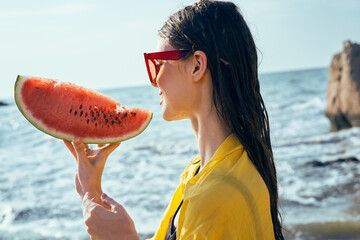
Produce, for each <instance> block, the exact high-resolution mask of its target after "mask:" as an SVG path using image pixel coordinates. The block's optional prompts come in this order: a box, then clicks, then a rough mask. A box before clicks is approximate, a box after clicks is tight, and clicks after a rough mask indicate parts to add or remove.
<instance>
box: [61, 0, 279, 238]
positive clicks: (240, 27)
mask: <svg viewBox="0 0 360 240" xmlns="http://www.w3.org/2000/svg"><path fill="white" fill-rule="evenodd" d="M159 36H160V37H159V44H158V50H159V52H157V53H151V54H144V56H145V61H146V66H147V70H148V73H149V77H150V81H151V83H152V85H153V86H155V87H158V88H159V94H160V97H161V99H160V105H161V106H162V116H163V118H164V119H165V120H167V121H172V120H179V119H190V121H191V124H192V127H193V130H194V132H195V136H196V139H197V143H198V146H199V152H200V156H198V157H196V158H195V159H193V160H192V161H191V163H190V164H189V166H188V167H187V168H186V169H185V170H184V172H183V174H182V175H181V178H182V179H181V183H180V185H179V187H178V189H177V190H176V191H175V193H174V196H173V198H172V200H171V202H170V204H169V206H168V208H167V209H166V212H165V214H164V217H163V220H162V221H161V223H160V227H159V229H158V230H157V232H156V234H155V236H154V238H153V239H162V240H163V239H283V235H282V231H281V228H282V227H281V223H280V221H279V213H278V191H277V179H276V170H275V165H274V160H273V153H272V149H271V143H270V129H269V122H268V115H267V112H266V109H265V106H264V102H263V100H262V97H261V94H260V88H259V81H258V73H257V64H258V63H257V52H256V47H255V44H254V41H253V38H252V35H251V33H250V30H249V28H248V26H247V25H246V23H245V21H244V19H243V17H242V16H241V14H240V13H239V11H238V9H237V7H236V6H235V5H234V4H233V3H231V2H217V1H207V0H204V1H200V2H199V3H196V4H194V5H192V6H188V7H185V8H184V9H182V10H180V11H179V12H177V13H175V14H173V15H172V16H170V18H169V19H168V21H167V22H166V23H165V24H164V26H163V27H162V28H161V29H160V30H159ZM65 144H66V146H67V147H68V148H69V149H70V151H71V152H72V153H73V155H74V156H75V158H76V159H77V174H76V187H77V191H78V193H79V194H80V196H81V197H82V198H83V204H84V218H85V224H86V225H87V226H88V232H89V234H90V235H91V236H92V238H93V239H138V238H139V237H138V235H137V233H136V230H135V226H134V223H133V221H132V220H131V218H130V216H129V215H128V214H127V213H126V210H125V209H124V208H123V207H122V206H121V205H120V204H119V203H117V202H116V201H114V200H113V199H111V198H109V197H108V196H107V195H106V194H103V193H102V190H101V174H102V170H103V167H104V164H105V161H106V158H107V157H108V155H109V154H110V153H111V152H112V151H113V150H114V149H115V148H116V147H117V146H118V145H119V144H110V145H107V146H98V148H96V149H93V150H92V149H89V148H88V147H87V146H86V145H84V144H83V143H82V142H81V140H80V139H75V140H74V141H73V144H71V143H69V142H65ZM94 176H95V177H94Z"/></svg>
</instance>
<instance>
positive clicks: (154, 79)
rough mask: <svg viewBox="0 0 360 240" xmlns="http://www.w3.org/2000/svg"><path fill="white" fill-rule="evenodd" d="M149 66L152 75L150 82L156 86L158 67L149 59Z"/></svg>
mask: <svg viewBox="0 0 360 240" xmlns="http://www.w3.org/2000/svg"><path fill="white" fill-rule="evenodd" d="M148 66H149V71H150V74H151V77H150V81H151V83H152V84H156V67H155V64H154V62H153V60H151V59H148Z"/></svg>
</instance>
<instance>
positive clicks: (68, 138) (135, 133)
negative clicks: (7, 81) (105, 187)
mask: <svg viewBox="0 0 360 240" xmlns="http://www.w3.org/2000/svg"><path fill="white" fill-rule="evenodd" d="M26 79H28V77H27V76H22V75H18V76H17V78H16V82H15V86H14V98H15V103H16V105H17V107H18V109H19V110H20V112H21V114H22V115H23V116H24V117H25V118H26V119H27V120H28V121H29V122H30V123H31V124H32V125H33V126H34V127H36V128H37V129H39V130H40V131H42V132H44V133H46V134H48V135H50V136H52V137H55V138H58V139H63V140H66V141H69V142H71V141H72V140H73V139H74V137H75V136H71V135H69V134H63V133H61V132H60V133H59V134H56V131H55V130H52V129H48V128H46V127H45V125H42V124H41V122H39V121H38V120H36V119H34V118H33V117H32V116H31V115H30V114H28V113H27V112H26V111H25V110H24V105H23V104H22V100H21V94H20V93H19V92H20V91H19V90H20V87H21V84H22V83H23V82H24V81H25V80H26ZM17 93H18V94H17ZM152 117H153V113H152V112H149V117H148V119H147V120H146V121H145V122H144V123H143V125H142V126H141V127H140V128H139V129H138V130H137V131H133V132H132V133H129V134H128V135H126V136H123V137H119V138H107V139H104V138H98V139H95V138H82V139H81V140H82V141H83V143H86V144H107V143H117V142H123V141H126V140H128V139H130V138H133V137H136V136H138V135H139V134H140V133H142V132H143V131H144V130H145V129H146V128H147V126H148V125H149V124H150V122H151V119H152ZM54 132H55V133H54Z"/></svg>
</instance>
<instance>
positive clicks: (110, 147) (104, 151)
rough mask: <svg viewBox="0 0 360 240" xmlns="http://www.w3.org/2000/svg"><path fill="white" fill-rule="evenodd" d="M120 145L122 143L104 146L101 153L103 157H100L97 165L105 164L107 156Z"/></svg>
mask: <svg viewBox="0 0 360 240" xmlns="http://www.w3.org/2000/svg"><path fill="white" fill-rule="evenodd" d="M119 145H120V143H111V144H109V145H107V146H105V147H102V148H101V149H100V150H101V154H102V157H100V158H99V161H98V162H97V163H96V165H98V166H104V165H105V162H106V160H107V157H108V156H109V155H110V153H112V152H113V151H114V150H115V149H116V148H117V147H118V146H119Z"/></svg>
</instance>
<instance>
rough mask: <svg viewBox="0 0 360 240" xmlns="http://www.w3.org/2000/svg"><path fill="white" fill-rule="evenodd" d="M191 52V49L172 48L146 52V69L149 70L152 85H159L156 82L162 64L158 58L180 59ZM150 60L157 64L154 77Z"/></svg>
mask: <svg viewBox="0 0 360 240" xmlns="http://www.w3.org/2000/svg"><path fill="white" fill-rule="evenodd" d="M189 52H191V51H190V50H172V51H164V52H154V53H144V58H145V64H146V69H147V72H148V75H149V78H150V82H151V85H153V86H154V87H157V86H158V85H157V83H156V78H157V75H158V73H159V71H160V66H161V65H160V64H159V63H158V61H156V60H179V59H181V58H183V57H185V56H186V55H187V54H188V53H189ZM149 61H151V62H152V63H153V64H154V66H155V77H154V79H153V77H152V74H151V71H150V66H149Z"/></svg>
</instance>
